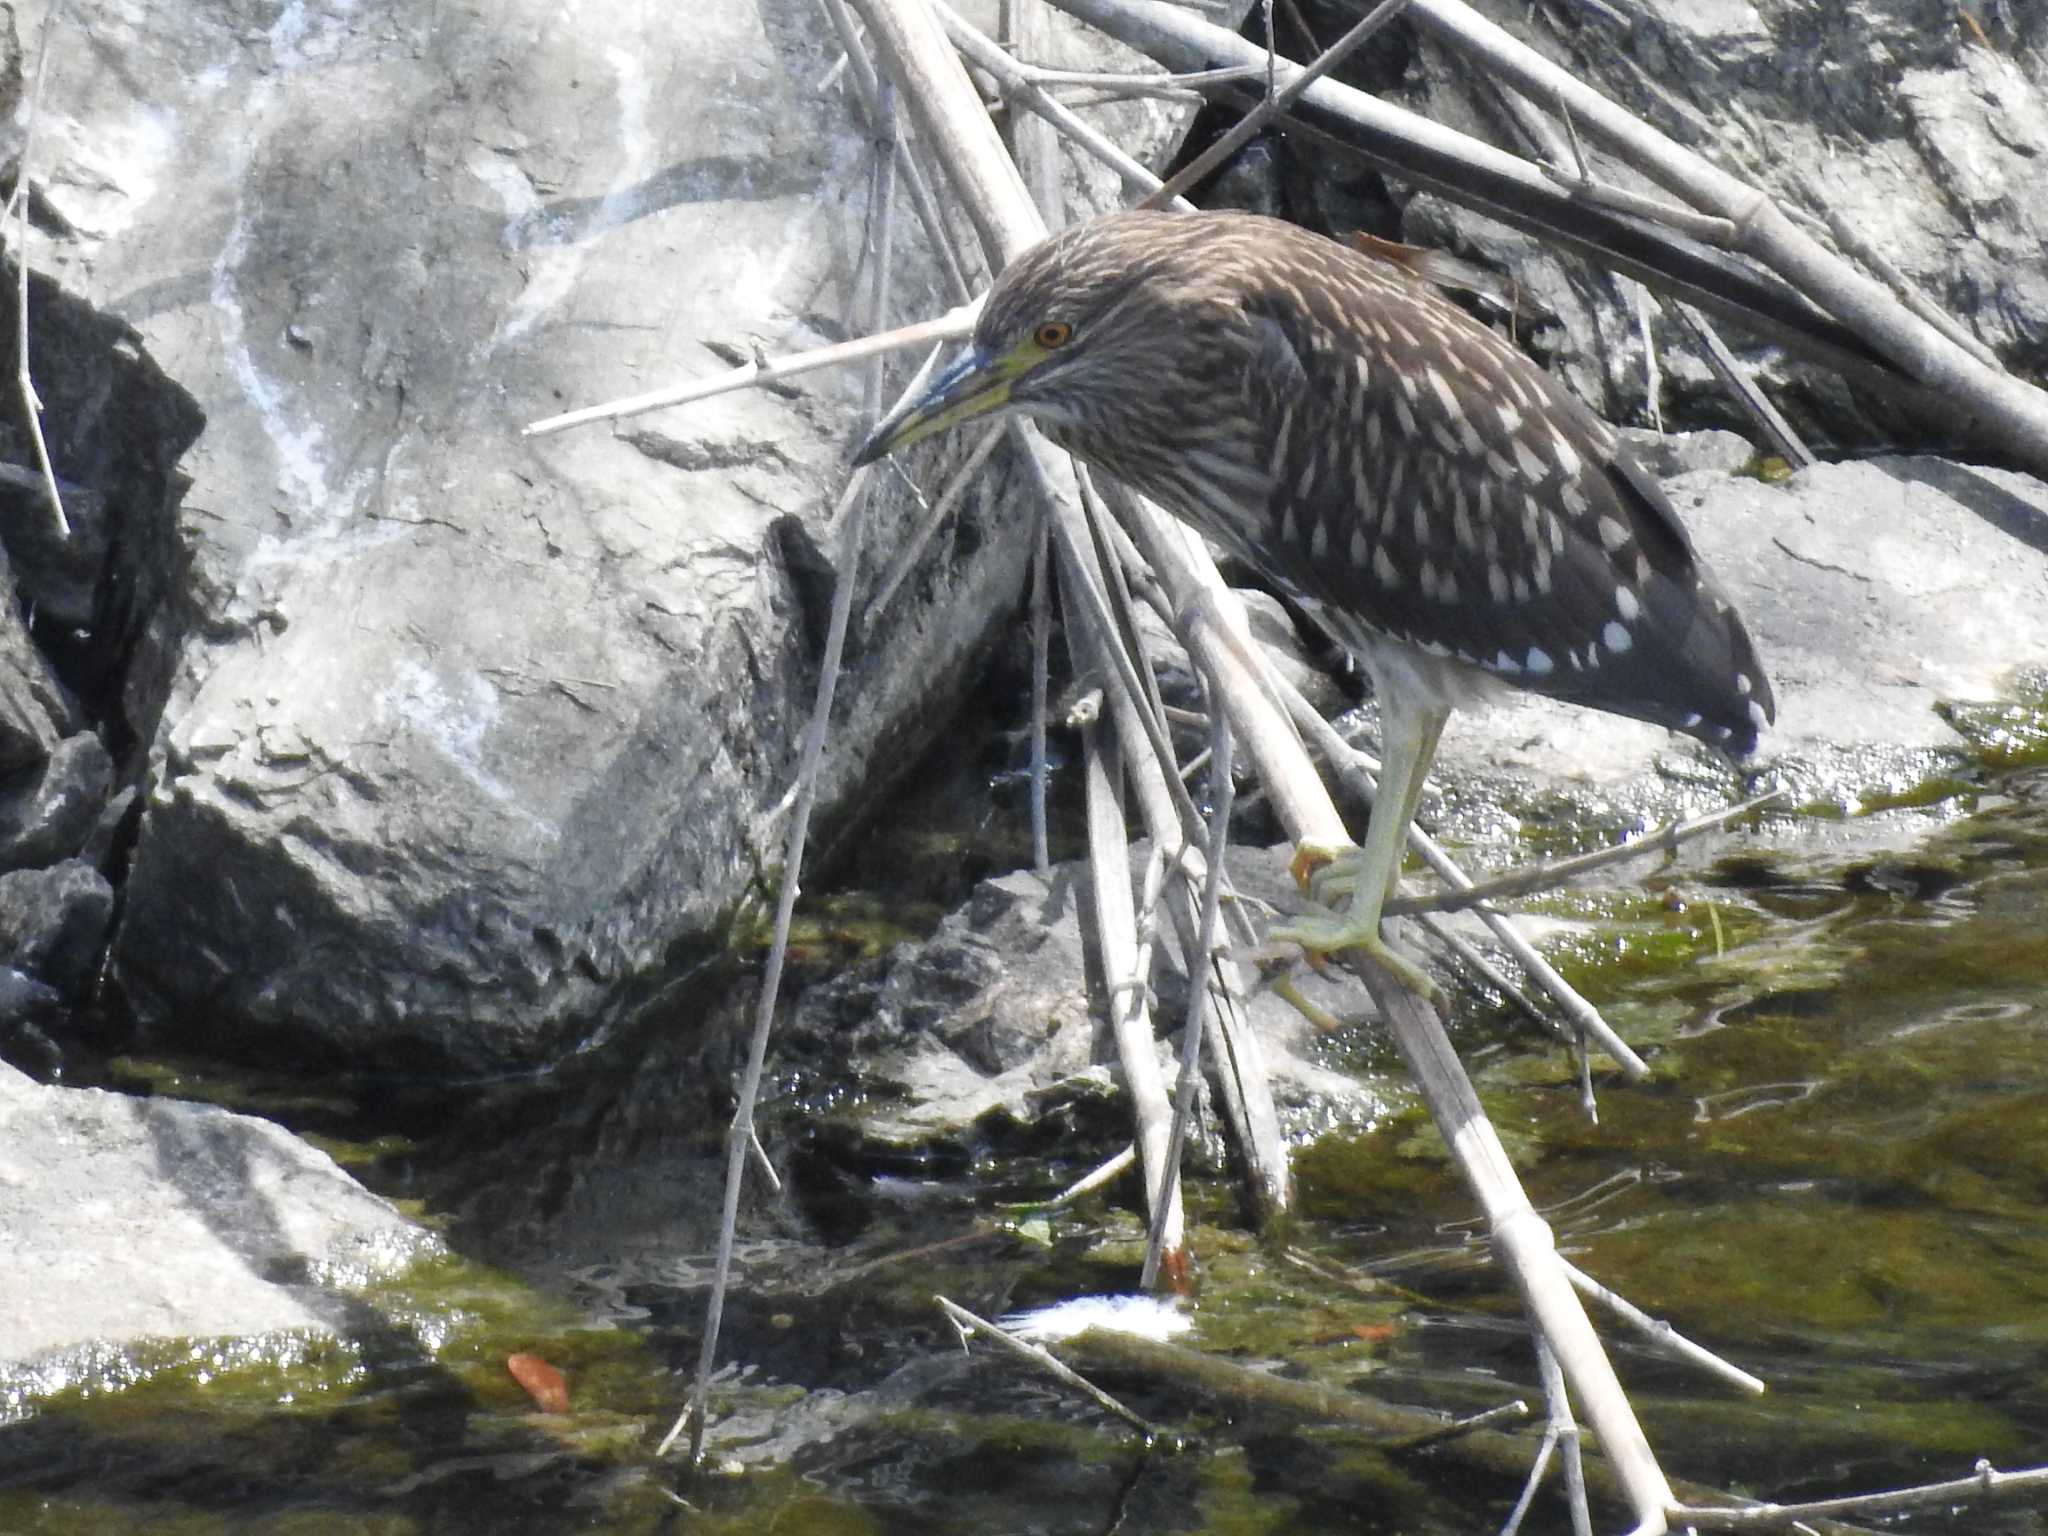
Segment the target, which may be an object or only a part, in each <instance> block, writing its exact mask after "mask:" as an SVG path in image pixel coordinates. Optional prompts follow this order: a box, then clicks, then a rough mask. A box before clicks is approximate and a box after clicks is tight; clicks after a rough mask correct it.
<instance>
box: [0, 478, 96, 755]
mask: <svg viewBox="0 0 2048 1536" xmlns="http://www.w3.org/2000/svg"><path fill="white" fill-rule="evenodd" d="M0 505H4V497H0ZM21 515H24V514H23V513H22V512H21V510H20V509H19V508H15V509H11V510H10V511H9V512H8V513H7V514H6V518H7V521H8V522H10V523H11V522H13V521H14V520H15V518H16V517H18V516H21ZM26 515H36V514H33V513H30V514H26ZM43 515H47V514H43ZM77 728H78V711H77V708H76V706H75V705H74V704H73V703H72V700H71V695H70V694H69V692H67V691H66V689H65V687H64V685H63V684H62V683H60V682H58V681H57V674H56V673H55V672H53V671H51V670H50V664H49V662H48V661H46V660H45V659H44V657H43V653H42V652H41V651H39V650H38V649H37V648H36V643H35V641H34V640H32V639H31V638H30V637H29V632H28V625H26V624H25V623H23V622H22V617H21V610H20V607H19V605H18V604H17V603H16V601H15V598H14V572H13V569H12V567H11V565H10V563H9V562H8V561H7V560H6V558H5V553H4V550H0V777H4V776H6V775H8V774H11V773H14V772H17V771H18V770H20V769H23V768H27V767H30V766H32V765H34V764H36V763H39V762H41V761H42V760H43V759H45V758H47V757H48V756H49V755H50V754H51V753H52V752H54V751H55V750H56V749H57V743H58V741H60V740H61V739H62V738H63V737H64V735H65V734H66V733H67V732H70V731H75V730H76V729H77Z"/></svg>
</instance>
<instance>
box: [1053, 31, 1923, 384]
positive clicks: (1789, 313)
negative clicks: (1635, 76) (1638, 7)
mask: <svg viewBox="0 0 2048 1536" xmlns="http://www.w3.org/2000/svg"><path fill="white" fill-rule="evenodd" d="M1049 3H1050V4H1053V5H1055V6H1057V7H1058V8H1059V9H1060V10H1063V11H1065V12H1066V13H1067V14H1068V15H1070V16H1073V17H1075V18H1076V19H1077V20H1081V21H1085V22H1087V23H1089V24H1090V25H1092V26H1095V27H1098V28H1100V29H1101V30H1102V31H1104V32H1107V33H1108V34H1109V35H1110V36H1112V37H1114V38H1116V39H1117V40H1118V41H1120V42H1122V43H1125V44H1127V45H1128V46H1130V47H1133V48H1136V49H1138V50H1139V51H1141V52H1144V53H1147V54H1150V55H1151V56H1152V57H1153V58H1155V59H1158V60H1160V61H1161V62H1162V63H1164V64H1166V65H1168V66H1169V67H1174V68H1179V67H1189V66H1194V65H1209V64H1214V63H1217V62H1222V63H1225V64H1237V65H1250V64H1253V63H1261V62H1263V61H1264V60H1265V57H1266V54H1265V50H1264V49H1262V48H1260V47H1258V46H1257V45H1256V44H1253V43H1250V42H1248V41H1246V40H1245V39H1244V38H1242V37H1239V36H1238V35H1237V34H1236V33H1234V32H1230V31H1227V30H1225V29H1224V28H1222V27H1219V26H1215V25H1213V24H1211V23H1208V22H1205V21H1203V20H1201V19H1200V18H1199V17H1196V16H1192V15H1189V14H1188V13H1187V12H1185V11H1183V10H1180V9H1178V8H1176V7H1174V6H1171V5H1165V4H1161V3H1159V0H1049ZM1412 14H1414V15H1418V16H1419V15H1421V14H1422V11H1421V9H1420V7H1416V8H1415V9H1414V10H1413V12H1412ZM1298 68H1299V66H1297V65H1294V64H1291V63H1290V64H1287V65H1286V66H1285V67H1284V69H1283V70H1282V75H1283V77H1284V78H1292V74H1293V72H1294V71H1295V70H1297V69H1298ZM1536 94H1538V95H1539V96H1541V97H1542V98H1543V99H1546V100H1549V99H1554V98H1555V95H1556V93H1555V92H1553V91H1548V90H1547V89H1545V90H1538V91H1537V92H1536ZM1570 104H1571V106H1572V108H1573V110H1574V111H1576V110H1577V109H1578V104H1577V101H1576V100H1575V99H1574V100H1573V101H1572V102H1571V103H1570ZM1300 106H1301V108H1302V109H1303V114H1298V115H1297V117H1296V119H1295V121H1296V123H1297V125H1299V126H1301V127H1302V128H1303V129H1304V130H1305V131H1306V132H1308V133H1309V134H1310V135H1312V136H1324V130H1322V129H1321V128H1319V127H1318V126H1317V125H1318V124H1319V123H1323V122H1330V121H1333V120H1334V121H1335V122H1337V123H1339V124H1341V126H1342V128H1343V137H1342V138H1341V139H1340V140H1338V141H1337V142H1338V143H1339V144H1340V145H1341V146H1342V147H1343V148H1345V149H1347V150H1348V151H1349V152H1351V153H1353V154H1359V155H1363V156H1364V157H1365V158H1367V159H1369V160H1371V161H1373V162H1374V163H1376V164H1379V165H1382V166H1385V167H1387V168H1389V169H1392V170H1394V171H1395V172H1397V173H1398V174H1399V175H1401V176H1403V177H1405V178H1407V179H1409V180H1411V181H1414V182H1416V183H1417V184H1419V185H1422V186H1425V187H1428V188H1429V189H1430V190H1432V191H1434V192H1436V193H1438V194H1440V195H1441V196H1443V197H1445V198H1448V199H1449V200H1450V201H1452V202H1455V203H1458V204H1460V205H1462V206H1464V207H1468V208H1473V209H1476V210H1478V211H1479V212H1481V213H1484V214H1486V215H1488V216H1489V217H1491V218H1496V219H1499V220H1501V221H1502V222H1503V223H1506V224H1509V225H1512V226H1513V227H1515V228H1517V229H1522V230H1527V231H1529V232H1531V233H1534V234H1537V235H1540V236H1542V237H1543V238H1544V239H1547V240H1552V241H1554V242H1556V243H1558V244H1560V245H1562V246H1565V247H1567V248H1569V249H1572V250H1574V251H1577V252H1579V253H1580V254H1581V255H1584V256H1585V257H1587V258H1588V259H1589V260H1592V261H1595V262H1598V263H1600V264H1601V265H1603V266H1607V267H1610V268H1612V269H1614V270H1615V271H1618V272H1625V273H1627V274H1628V275H1629V276H1631V277H1634V278H1637V279H1638V280H1640V281H1642V282H1645V283H1648V284H1649V285H1650V286H1651V287H1653V288H1655V289H1657V290H1658V291H1659V292H1660V293H1667V294H1674V295H1676V296H1678V297H1680V298H1683V299H1686V300H1688V301H1690V302H1692V303H1695V304H1698V305H1700V306H1702V307H1703V308H1707V309H1711V310H1713V311H1714V312H1715V313H1717V314H1721V315H1725V316H1727V317H1729V318H1731V319H1734V320H1736V321H1737V322H1739V323H1741V324H1743V325H1744V326H1746V327H1748V328H1749V329H1751V330H1754V331H1758V332H1760V333H1762V334H1764V335H1766V336H1768V337H1769V338H1770V339H1772V340H1774V341H1778V342H1782V343H1783V344H1784V345H1786V346H1788V347H1791V348H1793V349H1795V350H1798V351H1800V352H1801V353H1803V354H1805V355H1807V356H1809V357H1813V358H1815V359H1817V360H1819V361H1820V362H1822V363H1825V364H1826V365H1828V366H1829V367H1832V368H1835V369H1838V370H1840V371H1842V372H1844V373H1847V374H1849V375H1851V376H1853V377H1855V378H1857V379H1860V380H1862V381H1864V382H1866V383H1868V384H1870V385H1872V386H1873V387H1875V388H1880V389H1886V390H1889V391H1890V392H1891V393H1893V394H1895V395H1897V394H1901V393H1905V394H1908V395H1910V396H1911V397H1912V398H1913V399H1914V400H1916V402H1918V403H1920V404H1922V405H1925V406H1926V407H1927V408H1929V409H1943V408H1946V406H1945V402H1944V401H1943V400H1942V397H1941V396H1940V395H1939V394H1937V393H1935V392H1934V391H1931V390H1926V389H1914V388H1912V387H1911V386H1912V383H1913V379H1912V376H1911V375H1910V374H1909V373H1907V372H1905V371H1903V370H1901V369H1900V368H1899V367H1898V366H1897V365H1896V364H1895V363H1893V362H1892V361H1890V359H1889V358H1888V357H1887V355H1886V354H1885V353H1883V352H1882V351H1880V350H1878V349H1877V348H1875V347H1873V346H1872V345H1871V344H1870V343H1869V342H1868V341H1867V340H1865V339H1864V338H1863V337H1862V336H1861V335H1860V334H1858V332H1857V331H1856V330H1854V329H1852V328H1851V327H1849V326H1847V325H1845V324H1843V323H1842V322H1841V321H1840V320H1838V319H1836V318H1834V317H1833V316H1831V315H1829V314H1826V313H1823V312H1822V311H1821V310H1819V309H1816V308H1815V307H1814V306H1813V304H1811V303H1810V302H1808V301H1807V300H1806V299H1805V298H1803V297H1801V295H1800V294H1799V293H1798V292H1796V291H1795V290H1794V289H1793V288H1791V287H1790V286H1788V285H1786V284H1785V283H1784V282H1782V281H1780V280H1779V279H1776V278H1773V277H1769V276H1765V275H1761V274H1759V273H1757V272H1756V271H1755V269H1754V268H1753V267H1751V266H1750V265H1749V264H1748V263H1747V262H1745V261H1742V260H1741V259H1740V258H1737V257H1733V256H1727V255H1723V254H1722V253H1720V252H1718V251H1715V250H1712V249H1708V248H1704V247H1700V246H1695V245H1691V244H1688V243H1685V242H1680V241H1674V240H1672V239H1670V238H1669V237H1667V236H1665V235H1664V234H1663V233H1662V232H1661V231H1658V230H1655V229H1652V228H1650V227H1648V226H1645V225H1643V224H1642V223H1641V222H1639V221H1637V220H1634V219H1631V218H1629V217H1627V216H1624V215H1621V214H1617V213H1613V212H1610V211H1608V210H1606V209H1603V208H1600V207H1598V206H1597V205H1591V204H1587V203H1585V202H1581V201H1575V200H1574V199H1573V198H1572V196H1571V195H1570V193H1569V192H1568V191H1567V190H1565V188H1564V187H1562V186H1560V185H1559V184H1558V183H1557V182H1556V181H1555V180H1553V179H1552V178H1551V177H1550V176H1549V175H1547V174H1546V173H1545V172H1544V170H1543V168H1542V167H1541V166H1539V165H1537V164H1535V163H1533V162H1531V161H1530V160H1527V159H1525V158H1523V157H1521V156H1518V155H1513V154H1509V153H1508V152H1506V151H1505V150H1501V149H1498V148H1496V147H1494V146H1493V145H1491V144H1487V143H1484V142H1482V141H1481V140H1478V139H1475V138H1472V137H1470V136H1469V135H1466V134H1462V133H1459V132H1457V131H1456V130H1454V129H1451V128H1447V127H1445V126H1443V125H1442V124H1440V123H1435V122H1432V121H1430V120H1429V119H1427V118H1424V117H1420V116H1418V115H1416V114H1414V113H1412V112H1406V111H1403V110H1402V109H1401V108H1399V107H1396V106H1393V105H1391V104H1390V103H1387V102H1384V101H1381V100H1380V99H1379V98H1377V97H1375V96H1371V95H1368V94H1366V93H1365V92H1363V91H1357V90H1354V89H1352V88H1351V87H1349V86H1346V85H1343V84H1340V83H1339V82H1336V81H1332V80H1318V81H1317V82H1316V83H1315V84H1314V85H1312V86H1310V87H1309V89H1308V90H1307V91H1306V92H1305V93H1304V94H1303V96H1302V99H1301V103H1300Z"/></svg>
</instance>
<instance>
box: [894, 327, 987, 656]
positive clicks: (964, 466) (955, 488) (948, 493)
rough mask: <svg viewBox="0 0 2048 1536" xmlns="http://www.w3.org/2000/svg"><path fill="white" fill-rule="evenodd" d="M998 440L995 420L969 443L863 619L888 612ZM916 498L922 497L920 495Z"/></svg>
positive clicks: (895, 561) (905, 545) (897, 555)
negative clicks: (898, 590)
mask: <svg viewBox="0 0 2048 1536" xmlns="http://www.w3.org/2000/svg"><path fill="white" fill-rule="evenodd" d="M934 360H936V354H934ZM921 376H922V375H921ZM1002 440H1003V427H1002V423H1000V422H997V423H995V424H993V425H991V426H987V427H984V428H982V429H981V432H980V433H979V434H978V435H977V436H976V437H975V439H974V441H973V443H972V444H971V445H970V446H969V448H968V450H967V457H965V458H964V459H962V460H961V461H960V462H959V463H958V464H956V465H955V466H954V467H953V473H952V476H951V478H949V479H948V480H947V481H946V488H945V489H944V490H942V491H940V492H939V497H938V500H936V501H934V502H933V503H931V505H930V507H929V508H928V509H927V510H926V512H925V515H924V520H923V521H922V522H920V523H919V524H918V525H917V529H916V531H915V532H913V533H912V534H911V535H910V538H909V539H908V540H907V541H906V542H905V543H904V545H903V547H902V548H901V549H899V550H897V551H896V558H895V559H894V560H892V561H890V562H889V570H888V572H887V574H886V575H884V576H883V577H882V580H881V581H880V583H879V584H877V586H876V588H875V596H874V600H873V601H872V602H870V603H868V604H867V605H866V607H865V608H864V609H863V610H862V615H863V619H864V621H865V622H867V623H870V624H871V623H873V622H874V618H875V615H877V614H881V613H886V612H887V611H888V608H889V604H890V602H891V600H893V599H894V598H895V596H896V589H897V588H898V587H900V586H902V585H903V582H904V580H905V579H906V578H907V577H908V576H909V575H910V573H911V572H912V571H914V570H916V569H917V562H918V560H919V559H920V558H922V556H923V555H924V547H925V545H927V544H929V543H930V542H931V538H932V535H933V534H935V533H937V532H938V531H939V528H940V527H941V525H943V524H944V523H945V521H946V519H947V518H948V517H950V516H952V514H953V509H954V508H955V507H957V506H959V505H960V502H961V498H963V497H964V496H966V494H967V493H968V491H970V490H972V489H973V487H974V477H975V476H976V475H978V474H980V473H981V469H982V466H983V465H984V464H986V463H988V460H989V455H990V454H992V453H994V452H995V451H996V444H998V443H1000V442H1001V441H1002ZM919 499H920V500H922V497H920V498H919Z"/></svg>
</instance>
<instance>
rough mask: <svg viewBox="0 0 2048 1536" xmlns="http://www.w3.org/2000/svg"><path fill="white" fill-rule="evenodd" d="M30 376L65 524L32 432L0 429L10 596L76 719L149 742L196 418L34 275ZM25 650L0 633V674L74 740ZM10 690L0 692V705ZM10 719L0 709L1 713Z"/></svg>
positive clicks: (135, 356) (0, 498)
mask: <svg viewBox="0 0 2048 1536" xmlns="http://www.w3.org/2000/svg"><path fill="white" fill-rule="evenodd" d="M15 272H16V268H15V266H14V263H13V261H12V260H11V259H9V260H8V261H6V262H5V263H4V264H0V278H4V281H5V282H6V283H7V284H8V285H9V286H10V287H11V286H12V284H13V283H14V281H15ZM0 308H5V310H6V313H5V314H4V315H0V349H4V351H5V352H6V353H7V354H8V355H10V356H11V355H13V353H14V351H15V348H16V346H17V344H18V343H17V340H16V333H15V312H14V307H13V306H11V305H8V306H0ZM29 367H30V370H31V372H32V374H33V376H34V379H35V384H36V391H37V394H38V396H39V398H40V399H41V400H42V402H43V422H44V430H45V433H46V434H47V437H48V447H49V451H50V457H51V460H52V463H53V466H54V470H55V473H56V476H57V480H58V488H59V492H60V494H61V496H62V499H63V502H64V510H65V517H66V521H67V524H68V527H67V528H61V529H60V528H59V527H58V525H57V522H56V519H55V517H54V516H53V514H52V512H51V509H50V505H49V501H48V499H47V493H46V490H45V488H44V484H43V480H42V477H41V475H40V474H39V473H38V472H37V471H36V469H35V468H34V466H35V463H36V458H35V450H34V448H33V445H32V444H31V443H30V442H29V441H28V438H27V436H26V435H25V434H24V433H23V432H21V431H20V430H19V429H17V428H15V427H13V426H11V425H10V426H7V427H6V428H4V429H0V539H4V541H5V544H6V549H7V554H8V558H9V562H10V564H11V566H12V578H11V579H10V581H9V583H8V588H9V590H13V589H14V588H15V587H16V586H18V589H19V591H18V596H19V601H20V603H21V604H22V606H23V607H25V608H26V609H28V610H30V611H32V612H33V613H34V614H35V617H36V623H37V638H38V639H39V640H40V641H41V642H42V643H43V644H44V645H45V646H46V647H47V648H48V651H49V655H50V658H51V660H52V661H54V663H55V664H56V669H57V672H58V673H59V674H60V675H61V676H62V677H63V678H64V680H65V682H66V683H67V684H68V685H69V687H70V688H71V689H72V690H73V692H74V693H76V694H77V695H79V696H81V697H82V698H83V699H84V701H85V705H84V707H85V708H86V709H88V710H90V711H91V712H92V713H93V714H94V715H95V717H96V718H97V719H98V720H99V722H100V723H102V724H104V725H107V726H109V727H111V728H113V729H114V730H115V731H116V732H117V733H118V736H119V737H120V738H122V739H139V740H147V739H148V737H149V735H150V734H151V733H152V732H153V731H154V730H155V727H156V719H157V713H158V711H159V710H160V709H161V707H162V704H163V698H164V692H165V689H166V687H167V685H168V680H169V668H168V664H167V660H168V656H169V654H170V652H171V647H172V645H173V642H174V639H175V637H176V634H177V632H178V630H179V628H180V627H181V625H182V624H183V623H184V622H185V620H186V617H187V615H186V612H185V609H184V607H183V605H182V604H181V603H178V602H168V606H167V600H169V599H171V597H172V595H173V593H174V592H175V590H176V587H177V583H178V580H179V578H180V576H181V574H182V573H183V570H184V567H185V560H184V556H183V552H182V550H181V549H180V547H179V539H178V536H177V532H176V513H177V507H178V499H179V497H180V495H181V494H182V493H183V491H184V481H183V480H182V479H180V478H179V477H178V475H177V473H176V471H175V469H174V466H175V465H176V463H177V460H178V457H179V455H180V454H182V453H183V452H184V451H185V449H186V447H187V446H188V445H189V444H190V443H191V442H192V440H193V439H194V438H195V437H196V436H197V435H198V433H199V429H200V425H201V417H200V413H199V409H198V407H197V406H196V405H195V404H194V403H193V401H192V397H191V396H190V395H189V394H187V393H186V392H185V391H184V390H182V389H180V388H179V387H178V386H177V385H175V384H173V383H172V382H171V381H170V380H168V379H166V378H165V377H164V375H163V373H162V371H161V370H160V369H158V368H157V366H156V364H155V363H154V362H152V361H151V360H150V358H149V357H148V355H147V354H146V353H145V352H144V351H143V349H142V346H141V343H140V338H139V337H138V336H137V334H136V332H135V330H134V329H133V328H132V327H131V326H129V325H128V324H126V323H125V322H124V321H122V320H121V319H119V318H118V317H116V316H114V315H111V314H108V313H106V312H105V310H104V309H103V308H101V307H98V306H96V305H94V304H93V303H91V302H89V301H87V300H86V299H83V298H81V297H80V296H79V295H77V294H75V293H71V292H67V291H66V290H64V289H63V288H61V287H60V286H59V285H58V283H56V282H55V281H52V280H51V279H50V278H49V277H47V276H45V275H44V274H43V273H41V272H34V271H32V272H31V273H30V278H29ZM11 606H12V605H11V604H10V607H11ZM7 623H8V624H9V625H10V626H11V625H13V623H14V616H13V615H12V613H10V614H9V615H8V620H7ZM33 654H34V653H33V652H32V651H31V650H30V648H29V641H28V636H27V634H26V632H25V631H24V632H22V633H19V634H14V633H9V632H7V631H6V630H4V629H0V658H4V661H0V676H4V675H5V674H6V673H7V672H14V673H18V674H19V675H20V676H21V678H22V679H23V683H22V684H21V685H20V686H21V687H23V688H25V689H26V691H27V693H28V694H29V696H31V697H32V698H34V699H35V700H36V701H38V702H39V703H40V704H41V706H42V708H43V710H44V711H45V712H46V713H47V714H48V715H49V717H50V719H51V720H52V722H54V725H55V728H56V731H57V733H59V734H67V735H68V734H70V733H71V732H73V731H76V730H77V729H78V728H79V725H80V723H81V722H80V720H79V717H78V713H77V711H76V710H75V709H74V708H73V706H72V704H71V703H70V701H69V699H68V698H66V697H65V695H64V692H63V690H62V689H60V688H58V687H57V686H56V685H55V682H54V681H53V680H52V679H50V677H49V675H48V674H49V668H48V667H46V666H44V665H43V664H42V662H41V660H40V658H36V659H34V660H33V661H31V660H28V659H25V658H26V657H32V656H33ZM8 691H10V690H9V689H8V687H7V685H5V684H0V697H4V696H5V693H6V692H8ZM12 712H13V711H12V710H11V709H7V708H5V706H0V714H4V713H12Z"/></svg>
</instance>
